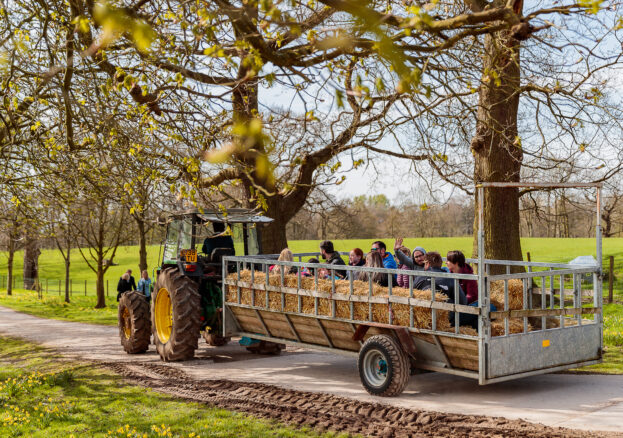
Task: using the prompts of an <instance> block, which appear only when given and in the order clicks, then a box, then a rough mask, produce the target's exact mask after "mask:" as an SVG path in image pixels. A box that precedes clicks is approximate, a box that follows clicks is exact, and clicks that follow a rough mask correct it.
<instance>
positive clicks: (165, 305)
mask: <svg viewBox="0 0 623 438" xmlns="http://www.w3.org/2000/svg"><path fill="white" fill-rule="evenodd" d="M154 320H155V321H156V332H157V333H158V338H159V339H160V342H162V343H163V344H166V343H167V342H169V338H170V337H171V330H172V327H173V306H172V305H171V295H170V294H169V291H168V290H167V288H166V287H163V288H160V290H158V294H157V295H156V303H155V305H154Z"/></svg>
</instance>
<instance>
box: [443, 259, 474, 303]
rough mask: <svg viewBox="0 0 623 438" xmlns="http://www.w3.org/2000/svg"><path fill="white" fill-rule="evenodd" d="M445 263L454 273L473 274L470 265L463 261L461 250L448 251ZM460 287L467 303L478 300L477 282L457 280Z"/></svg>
mask: <svg viewBox="0 0 623 438" xmlns="http://www.w3.org/2000/svg"><path fill="white" fill-rule="evenodd" d="M446 265H448V269H450V272H453V273H455V274H473V273H474V270H473V269H472V267H471V266H470V265H469V264H468V263H466V262H465V255H463V253H462V252H461V251H458V250H456V251H448V255H447V257H446ZM459 285H460V286H461V289H463V291H464V292H465V297H466V298H467V304H471V303H473V302H474V301H476V300H478V282H477V281H476V280H459Z"/></svg>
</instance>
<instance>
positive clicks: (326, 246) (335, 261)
mask: <svg viewBox="0 0 623 438" xmlns="http://www.w3.org/2000/svg"><path fill="white" fill-rule="evenodd" d="M320 254H321V255H322V258H323V259H325V260H326V261H327V264H329V265H337V266H345V265H346V263H344V260H343V259H342V257H341V256H340V254H339V253H338V252H337V251H335V250H334V249H333V242H331V241H330V240H325V241H324V242H322V243H321V244H320ZM335 274H336V275H337V276H338V277H340V278H344V277H346V271H341V270H339V271H338V270H336V271H335Z"/></svg>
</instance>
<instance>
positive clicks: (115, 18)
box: [77, 1, 155, 52]
mask: <svg viewBox="0 0 623 438" xmlns="http://www.w3.org/2000/svg"><path fill="white" fill-rule="evenodd" d="M93 18H94V20H95V22H96V23H97V24H99V25H100V26H101V27H102V35H101V41H100V44H101V45H102V46H104V47H106V46H108V45H110V44H112V43H113V42H115V41H116V40H117V39H118V38H119V37H120V36H121V35H122V34H123V33H126V32H127V33H129V35H130V36H131V38H132V40H133V41H134V43H135V44H136V47H137V48H138V49H139V50H140V51H142V52H146V51H147V50H149V48H150V46H151V43H152V41H153V40H154V37H155V32H154V30H153V29H152V28H151V26H150V25H149V24H147V23H146V22H145V21H144V20H141V19H138V18H134V17H132V16H130V15H129V14H128V13H127V12H126V11H125V10H124V9H122V8H117V7H114V6H112V5H111V4H110V3H108V2H106V1H102V2H98V3H96V5H95V8H94V11H93ZM77 20H78V21H77V25H78V26H80V29H81V30H82V31H86V30H88V25H87V23H88V18H87V17H78V19H77Z"/></svg>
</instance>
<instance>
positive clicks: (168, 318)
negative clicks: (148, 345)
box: [151, 267, 201, 362]
mask: <svg viewBox="0 0 623 438" xmlns="http://www.w3.org/2000/svg"><path fill="white" fill-rule="evenodd" d="M197 288H198V285H197V284H196V283H195V282H193V281H192V280H191V279H190V278H188V277H186V276H184V275H182V274H181V273H180V272H179V271H178V269H177V268H172V267H168V268H165V269H164V270H162V271H161V272H160V275H158V280H157V281H156V286H155V288H154V292H155V293H154V296H153V299H152V302H151V317H152V330H153V334H154V344H156V350H158V354H159V355H160V358H161V359H162V360H163V361H165V362H170V361H180V360H188V359H192V358H193V357H194V355H195V350H196V349H197V347H198V339H199V334H200V329H201V296H200V295H199V292H198V291H197Z"/></svg>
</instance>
